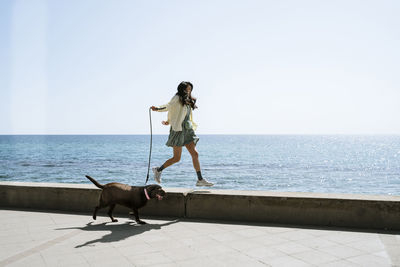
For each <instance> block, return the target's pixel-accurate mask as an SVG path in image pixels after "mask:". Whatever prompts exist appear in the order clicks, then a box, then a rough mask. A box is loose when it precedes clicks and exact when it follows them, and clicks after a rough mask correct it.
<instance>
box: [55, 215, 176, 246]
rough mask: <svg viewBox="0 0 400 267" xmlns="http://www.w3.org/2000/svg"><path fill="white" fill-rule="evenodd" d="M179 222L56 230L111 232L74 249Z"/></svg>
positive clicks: (117, 239) (121, 238)
mask: <svg viewBox="0 0 400 267" xmlns="http://www.w3.org/2000/svg"><path fill="white" fill-rule="evenodd" d="M177 222H179V219H176V220H173V221H171V222H167V223H162V224H136V223H135V222H132V221H127V222H125V223H123V224H116V223H109V222H104V223H101V224H93V222H90V223H88V224H86V225H85V226H83V227H66V228H58V229H56V230H72V229H76V230H82V231H111V232H110V233H108V234H106V235H104V236H102V237H101V238H98V239H95V240H90V241H87V242H85V243H83V244H81V245H77V246H75V248H81V247H85V246H91V245H93V244H95V243H111V242H118V241H121V240H124V239H126V238H128V237H130V236H133V235H139V234H142V233H144V232H147V231H151V230H160V229H161V227H164V226H168V225H171V224H174V223H177Z"/></svg>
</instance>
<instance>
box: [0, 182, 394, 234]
mask: <svg viewBox="0 0 400 267" xmlns="http://www.w3.org/2000/svg"><path fill="white" fill-rule="evenodd" d="M165 190H166V192H167V197H166V198H165V199H164V200H162V201H157V200H151V201H149V203H148V205H147V206H146V207H144V208H143V209H141V210H140V213H141V214H143V215H148V216H158V217H186V218H197V219H218V220H229V221H242V222H264V223H279V224H296V225H315V226H340V227H353V228H366V229H387V230H400V197H399V196H370V195H348V194H316V193H280V192H263V191H229V190H190V189H183V188H179V189H178V188H167V189H165ZM99 194H100V190H99V189H98V188H96V187H95V186H94V185H91V184H87V185H86V184H85V185H81V184H48V183H46V184H42V183H17V182H0V206H3V207H11V208H12V207H15V208H30V209H42V210H59V211H79V212H90V213H91V212H92V211H93V209H94V207H95V206H96V205H97V201H98V197H99ZM105 211H106V210H103V211H100V212H99V215H100V214H101V213H102V212H103V213H105ZM115 213H124V214H126V213H128V209H126V208H122V207H119V206H117V208H116V210H115Z"/></svg>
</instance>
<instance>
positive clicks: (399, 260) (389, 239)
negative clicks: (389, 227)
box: [379, 235, 400, 266]
mask: <svg viewBox="0 0 400 267" xmlns="http://www.w3.org/2000/svg"><path fill="white" fill-rule="evenodd" d="M379 239H380V240H381V242H382V244H383V246H384V248H385V251H386V252H387V254H388V256H389V258H390V261H391V262H392V264H393V265H394V266H400V255H399V254H398V253H399V251H400V243H399V242H398V241H397V239H396V237H394V236H389V235H379Z"/></svg>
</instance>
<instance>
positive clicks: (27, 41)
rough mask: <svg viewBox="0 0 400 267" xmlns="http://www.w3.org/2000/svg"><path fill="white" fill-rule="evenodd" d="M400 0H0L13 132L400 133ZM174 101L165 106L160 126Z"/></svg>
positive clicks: (4, 90) (4, 83)
mask: <svg viewBox="0 0 400 267" xmlns="http://www.w3.org/2000/svg"><path fill="white" fill-rule="evenodd" d="M399 14H400V1H397V0H396V1H385V0H383V1H381V0H380V1H377V0H376V1H367V0H365V1H364V0H363V1H361V0H360V1H352V0H345V1H321V0H318V1H297V0H293V1H285V0H282V1H268V0H261V1H253V0H246V1H245V0H242V1H232V0H217V1H183V0H182V1H169V0H168V1H165V0H159V1H153V0H142V1H133V0H127V1H123V0H116V1H108V0H107V1H105V0H84V1H82V0H68V1H58V0H48V1H44V0H29V1H28V0H25V1H23V0H3V1H0V134H147V133H149V118H148V108H149V107H150V106H151V105H161V104H165V103H167V102H168V101H169V100H170V98H171V97H172V96H173V95H174V94H175V92H176V87H177V85H178V84H179V82H181V81H191V82H192V83H193V84H194V91H193V95H194V96H195V97H197V98H198V102H197V104H198V106H199V109H198V110H196V111H195V112H194V120H195V121H196V122H197V123H198V125H199V127H198V131H197V133H198V134H400V16H399ZM165 117H166V113H153V124H154V126H153V129H154V133H155V134H168V132H169V128H168V127H166V126H163V125H161V123H160V122H161V120H163V119H165Z"/></svg>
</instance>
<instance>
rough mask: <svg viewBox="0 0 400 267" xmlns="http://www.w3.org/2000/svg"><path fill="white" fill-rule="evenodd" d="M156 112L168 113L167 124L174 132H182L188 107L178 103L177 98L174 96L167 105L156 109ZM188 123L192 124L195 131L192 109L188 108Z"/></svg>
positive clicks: (195, 125)
mask: <svg viewBox="0 0 400 267" xmlns="http://www.w3.org/2000/svg"><path fill="white" fill-rule="evenodd" d="M158 108H159V109H160V110H158V112H166V111H168V120H167V121H168V122H169V124H170V125H171V127H172V130H173V131H175V132H180V131H182V122H183V120H184V119H185V116H186V114H187V109H188V107H187V106H186V105H182V104H181V102H180V101H179V96H177V95H175V96H174V97H173V98H172V99H171V101H169V103H168V104H166V105H162V106H159V107H158ZM190 122H191V123H192V127H193V130H194V131H196V128H197V124H196V123H194V122H193V115H192V108H190Z"/></svg>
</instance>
